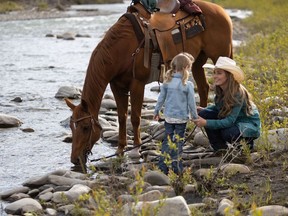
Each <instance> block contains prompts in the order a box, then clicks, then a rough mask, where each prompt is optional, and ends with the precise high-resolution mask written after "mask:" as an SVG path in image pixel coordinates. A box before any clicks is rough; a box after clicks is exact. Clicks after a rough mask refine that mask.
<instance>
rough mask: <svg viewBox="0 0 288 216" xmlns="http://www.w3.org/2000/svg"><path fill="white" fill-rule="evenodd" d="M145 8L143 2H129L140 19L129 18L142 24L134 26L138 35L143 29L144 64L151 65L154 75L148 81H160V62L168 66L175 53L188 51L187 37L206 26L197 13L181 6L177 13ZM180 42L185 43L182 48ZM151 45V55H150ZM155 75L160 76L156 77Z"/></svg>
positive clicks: (131, 11)
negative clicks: (148, 10) (191, 13)
mask: <svg viewBox="0 0 288 216" xmlns="http://www.w3.org/2000/svg"><path fill="white" fill-rule="evenodd" d="M143 9H144V8H143V6H142V5H141V4H136V5H131V6H129V7H128V12H130V13H132V14H133V15H134V17H135V19H136V20H137V22H135V21H133V22H132V21H131V20H130V21H131V22H132V24H133V23H134V24H133V25H135V23H136V24H137V23H138V25H139V26H140V28H139V26H138V27H134V31H135V33H136V35H137V34H138V35H139V32H138V33H137V31H139V29H141V30H142V35H143V37H144V38H143V40H144V41H142V42H144V45H143V46H144V66H145V67H146V68H149V67H150V68H151V76H152V77H151V79H150V80H149V82H152V81H159V77H160V68H161V67H160V65H161V64H164V65H165V66H166V67H167V66H168V64H169V62H170V61H171V60H172V58H173V57H174V56H175V55H177V54H178V53H179V52H185V51H186V46H187V45H186V41H187V40H188V39H189V38H192V37H194V36H195V35H197V34H199V33H200V32H202V31H204V28H203V25H202V23H201V21H200V19H199V17H198V16H192V15H189V14H188V13H186V12H184V11H182V10H179V11H178V12H177V13H175V14H172V13H162V12H156V13H153V14H151V16H150V15H149V16H147V13H146V14H145V12H144V11H143ZM144 10H145V9H144ZM135 29H138V30H135ZM138 40H139V39H138ZM180 43H181V44H182V46H180V47H181V49H180V50H179V44H180ZM151 44H152V45H151ZM177 45H178V46H177ZM151 49H152V58H151V56H150V55H151ZM155 73H156V76H155ZM158 74H159V76H158ZM155 77H158V79H157V80H155Z"/></svg>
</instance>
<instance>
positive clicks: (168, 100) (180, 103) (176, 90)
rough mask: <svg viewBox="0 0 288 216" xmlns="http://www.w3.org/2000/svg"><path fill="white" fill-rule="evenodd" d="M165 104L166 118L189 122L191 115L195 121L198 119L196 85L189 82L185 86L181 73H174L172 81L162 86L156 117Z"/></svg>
mask: <svg viewBox="0 0 288 216" xmlns="http://www.w3.org/2000/svg"><path fill="white" fill-rule="evenodd" d="M164 103H165V104H164ZM163 104H164V116H166V117H170V118H176V119H181V120H188V119H189V118H190V116H189V114H191V116H192V118H193V119H197V118H198V115H197V109H196V102H195V93H194V84H193V83H192V82H191V81H187V84H186V85H185V86H184V85H183V84H182V74H181V73H174V74H173V76H172V79H171V81H170V82H167V83H163V85H162V86H161V88H160V95H159V97H158V101H157V104H156V107H155V110H154V115H159V112H160V110H161V108H162V106H163Z"/></svg>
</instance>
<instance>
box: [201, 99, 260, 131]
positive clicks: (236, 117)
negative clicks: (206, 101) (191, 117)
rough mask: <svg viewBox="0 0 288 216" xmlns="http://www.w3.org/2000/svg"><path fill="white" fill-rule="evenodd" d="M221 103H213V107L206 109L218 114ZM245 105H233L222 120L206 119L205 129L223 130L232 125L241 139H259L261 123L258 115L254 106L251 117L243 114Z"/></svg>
mask: <svg viewBox="0 0 288 216" xmlns="http://www.w3.org/2000/svg"><path fill="white" fill-rule="evenodd" d="M221 106H222V103H219V102H218V103H215V105H211V106H208V107H207V108H206V109H211V110H214V111H216V112H219V111H220V109H221ZM245 107H246V104H245V103H244V102H243V103H242V104H239V105H235V106H234V107H233V108H232V111H231V113H230V114H229V115H228V116H226V117H225V118H223V119H207V124H206V126H205V127H206V128H209V129H214V130H217V129H223V128H229V127H231V126H233V125H236V126H237V127H238V128H239V130H240V132H241V134H242V137H259V136H260V131H261V121H260V115H259V111H258V109H257V107H256V106H255V105H254V106H253V109H252V115H250V116H247V115H246V114H245Z"/></svg>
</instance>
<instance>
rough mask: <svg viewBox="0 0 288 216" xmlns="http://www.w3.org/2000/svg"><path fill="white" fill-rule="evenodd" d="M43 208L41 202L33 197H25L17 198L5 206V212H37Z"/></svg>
mask: <svg viewBox="0 0 288 216" xmlns="http://www.w3.org/2000/svg"><path fill="white" fill-rule="evenodd" d="M41 210H42V206H41V204H40V203H39V202H37V201H36V200H34V199H31V198H23V199H21V200H17V201H15V202H13V203H11V204H8V205H7V206H6V207H5V212H6V213H7V214H22V213H26V212H37V211H41Z"/></svg>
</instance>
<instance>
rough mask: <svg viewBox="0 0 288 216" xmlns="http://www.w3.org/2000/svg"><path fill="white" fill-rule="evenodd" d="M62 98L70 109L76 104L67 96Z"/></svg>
mask: <svg viewBox="0 0 288 216" xmlns="http://www.w3.org/2000/svg"><path fill="white" fill-rule="evenodd" d="M64 100H65V102H66V104H67V106H68V107H70V108H71V109H72V110H74V109H75V107H76V106H75V105H74V104H73V103H72V102H71V101H70V100H69V99H68V98H65V99H64Z"/></svg>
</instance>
